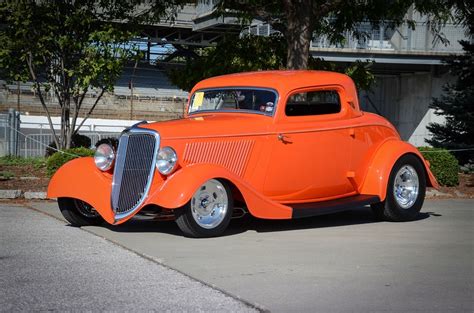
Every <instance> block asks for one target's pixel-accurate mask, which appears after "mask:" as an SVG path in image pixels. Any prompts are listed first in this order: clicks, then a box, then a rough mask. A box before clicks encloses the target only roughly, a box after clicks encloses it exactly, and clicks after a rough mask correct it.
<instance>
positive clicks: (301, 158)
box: [48, 71, 438, 223]
mask: <svg viewBox="0 0 474 313" xmlns="http://www.w3.org/2000/svg"><path fill="white" fill-rule="evenodd" d="M230 87H257V88H267V89H272V90H274V91H275V92H277V94H278V101H277V103H275V104H274V105H275V107H274V108H275V110H274V112H272V114H273V115H265V114H261V112H253V113H251V112H243V111H240V112H239V110H232V111H218V112H194V113H192V114H188V113H186V114H185V117H184V118H183V119H179V120H172V121H165V122H158V123H151V124H141V125H139V126H138V127H140V128H146V129H149V130H153V131H155V132H157V133H158V134H159V137H160V147H164V146H170V147H172V148H173V149H174V150H175V151H176V153H177V155H178V166H177V169H176V170H175V171H174V172H173V173H172V174H170V175H169V176H165V175H162V174H160V173H159V172H158V171H156V170H155V173H154V176H153V180H152V182H151V187H150V190H149V192H148V195H147V196H146V198H145V199H144V201H143V204H142V205H141V207H143V206H145V205H147V204H155V205H157V206H160V207H163V208H167V209H176V208H179V207H182V206H183V205H185V204H186V203H187V202H188V201H190V199H191V197H192V196H193V194H194V193H195V192H196V190H198V188H199V187H200V186H201V185H202V184H203V183H204V182H206V181H207V180H209V179H221V180H225V181H227V182H229V183H230V184H231V185H233V186H235V188H237V189H238V190H239V192H240V194H242V197H243V200H244V201H245V205H246V206H247V208H248V210H249V212H250V213H251V214H252V215H253V216H255V217H259V218H268V219H286V218H291V217H292V211H293V210H292V208H291V207H290V204H292V203H305V202H318V201H324V200H329V199H337V198H342V197H347V196H350V195H357V194H363V195H375V196H379V197H380V199H382V200H383V199H385V196H386V189H387V181H388V176H389V175H390V171H391V169H392V167H393V165H394V164H395V162H396V161H397V159H398V158H400V157H401V156H402V155H404V154H406V153H413V154H415V155H417V156H418V157H419V158H420V160H422V161H424V159H423V157H422V156H421V154H420V153H419V152H418V151H417V149H416V148H415V147H413V146H412V145H410V144H408V143H405V142H403V141H401V140H400V137H399V135H398V133H397V131H396V130H395V128H394V127H393V126H392V125H391V124H390V123H389V122H388V121H387V120H386V119H384V118H382V117H380V116H378V115H375V114H371V113H366V112H362V111H361V110H360V108H359V103H358V100H357V92H356V89H355V86H354V83H353V82H352V80H351V79H350V78H349V77H347V76H346V75H343V74H339V73H332V72H318V71H268V72H253V73H241V74H233V75H224V76H219V77H214V78H210V79H206V80H203V81H201V82H199V83H198V84H197V85H196V86H195V87H194V88H193V90H192V92H191V97H192V94H193V93H194V92H196V91H198V90H204V89H209V88H230ZM319 91H323V92H326V91H331V92H335V94H337V97H338V99H339V102H340V111H339V112H337V113H331V114H313V115H302V116H288V115H287V112H286V104H287V101H288V100H289V98H290V97H292V96H293V95H295V94H305V93H307V92H319ZM191 97H190V98H191ZM188 107H189V104H188ZM290 115H291V114H290ZM424 164H425V168H426V172H427V174H428V175H427V177H428V182H427V184H428V185H430V186H433V187H438V184H437V182H436V179H435V178H434V177H433V175H432V173H431V172H430V170H429V166H428V165H427V163H426V162H424ZM111 182H112V176H111V175H110V174H108V173H102V172H100V171H99V170H98V169H96V167H95V165H94V162H93V160H92V158H84V159H77V160H74V161H72V162H70V163H67V164H66V165H64V166H63V167H62V168H61V169H60V170H59V171H58V172H57V173H56V175H54V177H53V178H52V180H51V183H50V186H49V189H48V196H50V197H73V198H78V199H81V200H83V201H85V202H87V203H89V204H91V205H92V206H93V207H95V208H96V210H97V211H98V212H99V213H100V214H101V215H102V216H103V217H104V219H106V221H107V222H109V223H122V222H124V221H126V220H127V219H129V218H131V217H132V215H131V216H128V217H127V218H124V219H122V220H120V221H115V219H114V213H113V211H112V209H111ZM140 209H141V208H138V210H137V211H136V212H138V211H139V210H140ZM136 212H134V214H135V213H136Z"/></svg>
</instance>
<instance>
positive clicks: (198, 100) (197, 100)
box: [192, 91, 204, 111]
mask: <svg viewBox="0 0 474 313" xmlns="http://www.w3.org/2000/svg"><path fill="white" fill-rule="evenodd" d="M203 101H204V92H202V91H198V92H196V93H195V94H194V101H193V105H192V110H193V111H196V110H199V108H201V106H202V103H203Z"/></svg>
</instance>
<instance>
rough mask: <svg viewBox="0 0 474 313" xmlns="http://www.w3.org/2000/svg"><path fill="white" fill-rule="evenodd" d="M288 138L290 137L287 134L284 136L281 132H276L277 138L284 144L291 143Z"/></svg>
mask: <svg viewBox="0 0 474 313" xmlns="http://www.w3.org/2000/svg"><path fill="white" fill-rule="evenodd" d="M289 139H290V137H288V136H285V135H283V134H278V140H280V141H281V142H283V143H284V144H287V143H291V141H290V140H289Z"/></svg>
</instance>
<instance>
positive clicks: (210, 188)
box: [176, 179, 233, 237]
mask: <svg viewBox="0 0 474 313" xmlns="http://www.w3.org/2000/svg"><path fill="white" fill-rule="evenodd" d="M232 210H233V199H232V194H231V192H230V189H229V187H228V185H227V184H226V183H225V182H224V181H220V180H218V179H210V180H208V181H206V182H205V183H204V184H202V185H201V186H200V187H199V188H198V190H196V192H195V193H194V195H193V197H192V198H191V200H190V201H189V202H188V203H187V204H186V205H185V206H184V207H183V208H181V209H179V210H176V215H177V217H176V223H177V224H178V226H179V228H180V229H181V230H182V231H183V232H184V233H185V234H186V235H187V236H191V237H213V236H218V235H220V234H222V233H223V232H224V230H225V229H226V228H227V226H228V225H229V222H230V219H231V217H232Z"/></svg>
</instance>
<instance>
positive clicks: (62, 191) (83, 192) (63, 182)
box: [48, 157, 114, 224]
mask: <svg viewBox="0 0 474 313" xmlns="http://www.w3.org/2000/svg"><path fill="white" fill-rule="evenodd" d="M111 192H112V175H111V174H109V173H104V172H101V171H99V170H98V169H97V167H96V166H95V163H94V158H92V157H84V158H77V159H74V160H71V161H69V162H67V163H66V164H64V165H63V166H61V167H60V168H59V169H58V170H57V171H56V173H55V174H54V176H53V177H52V178H51V181H50V182H49V186H48V198H61V197H67V198H75V199H80V200H82V201H85V202H87V203H89V204H90V205H92V206H93V207H94V209H95V210H96V211H97V212H99V214H100V215H101V216H102V217H103V218H104V219H105V220H106V221H107V222H108V223H111V224H113V223H114V215H113V211H112V207H111V203H110V196H111Z"/></svg>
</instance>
